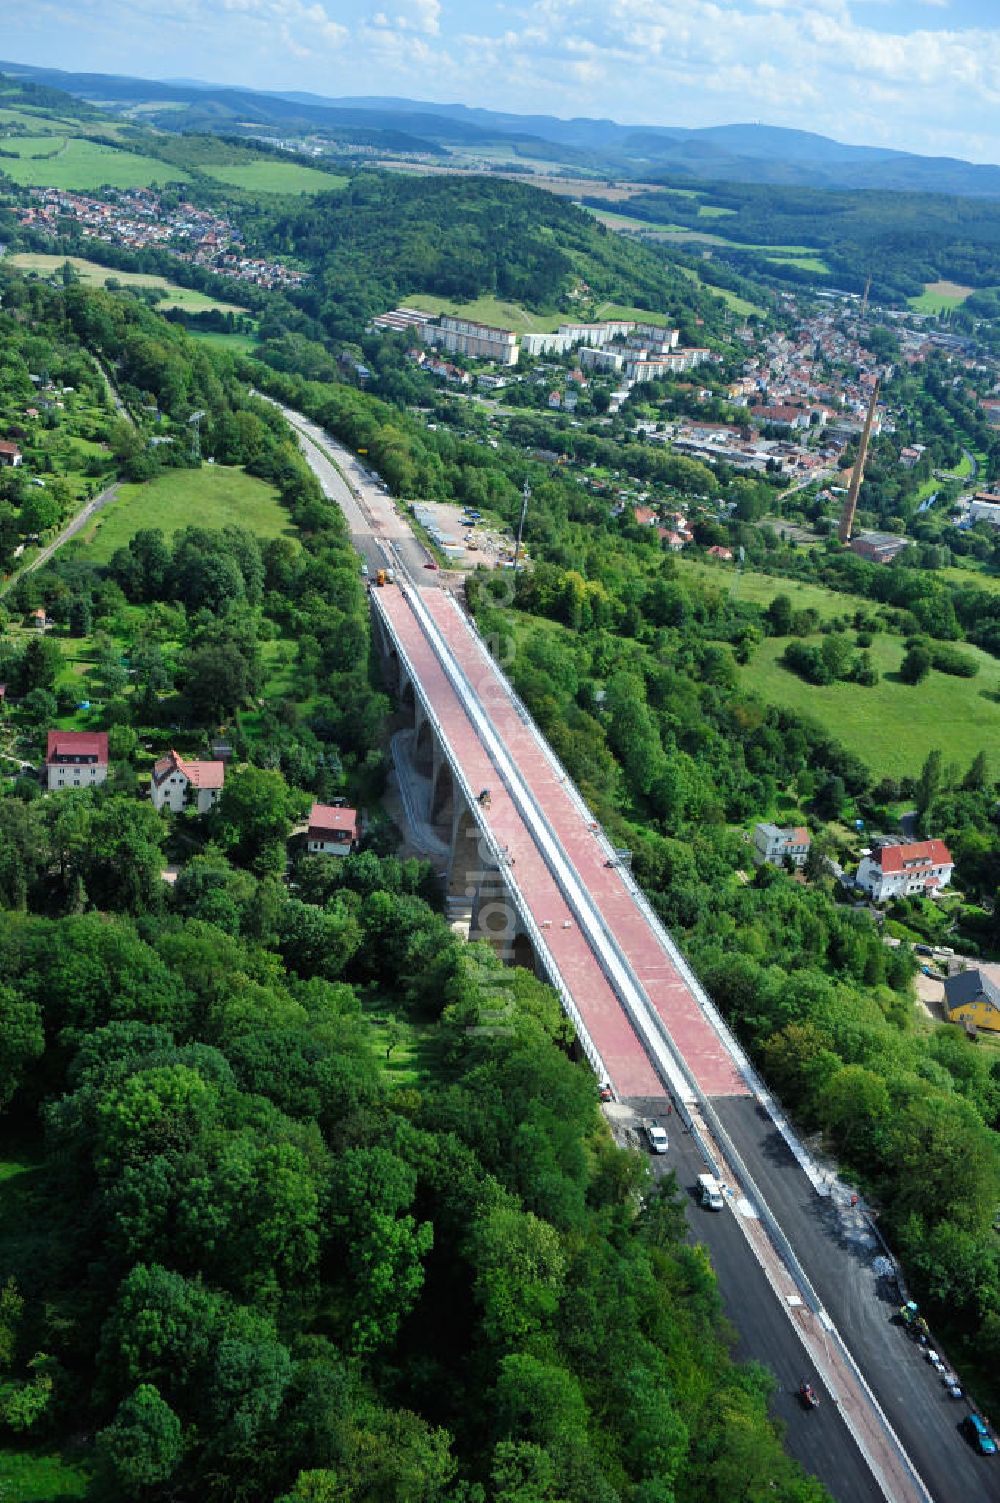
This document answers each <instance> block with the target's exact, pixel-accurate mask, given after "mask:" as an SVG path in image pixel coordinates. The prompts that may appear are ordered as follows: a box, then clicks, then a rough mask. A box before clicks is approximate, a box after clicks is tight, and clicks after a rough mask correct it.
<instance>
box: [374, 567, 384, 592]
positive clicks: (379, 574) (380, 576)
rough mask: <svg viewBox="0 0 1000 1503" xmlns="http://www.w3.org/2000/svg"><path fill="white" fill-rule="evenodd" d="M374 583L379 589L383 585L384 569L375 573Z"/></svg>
mask: <svg viewBox="0 0 1000 1503" xmlns="http://www.w3.org/2000/svg"><path fill="white" fill-rule="evenodd" d="M375 583H376V584H377V585H378V587H379V589H381V588H382V586H383V585H384V584H385V570H384V569H379V570H378V571H377V572H376V575H375Z"/></svg>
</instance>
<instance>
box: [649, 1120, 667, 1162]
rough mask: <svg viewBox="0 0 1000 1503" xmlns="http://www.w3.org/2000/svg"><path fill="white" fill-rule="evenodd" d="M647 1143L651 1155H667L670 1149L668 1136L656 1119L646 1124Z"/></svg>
mask: <svg viewBox="0 0 1000 1503" xmlns="http://www.w3.org/2000/svg"><path fill="white" fill-rule="evenodd" d="M646 1142H647V1143H648V1144H649V1149H650V1152H651V1153H666V1151H667V1149H668V1148H669V1146H670V1145H669V1143H668V1141H667V1135H666V1133H665V1132H664V1131H663V1128H662V1127H661V1126H660V1124H659V1122H657V1120H656V1118H655V1117H654V1118H653V1120H652V1121H651V1122H647V1123H646Z"/></svg>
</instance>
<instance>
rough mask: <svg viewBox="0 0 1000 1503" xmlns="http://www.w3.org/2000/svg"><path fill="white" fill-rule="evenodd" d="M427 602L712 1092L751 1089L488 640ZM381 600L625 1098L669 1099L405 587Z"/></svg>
mask: <svg viewBox="0 0 1000 1503" xmlns="http://www.w3.org/2000/svg"><path fill="white" fill-rule="evenodd" d="M419 594H420V599H421V602H422V603H423V605H424V607H425V608H426V610H427V612H428V613H429V615H430V616H431V617H432V618H433V620H434V622H435V625H436V626H437V627H438V630H439V631H440V632H441V635H442V636H443V638H444V639H445V641H446V643H447V645H448V648H449V649H450V651H451V653H452V655H453V657H454V659H455V661H456V662H457V663H458V664H459V666H460V668H461V669H462V671H463V672H464V674H465V677H466V679H467V681H468V682H469V683H470V684H471V686H472V688H473V690H474V691H475V693H476V695H477V696H478V698H479V700H480V703H481V704H482V706H483V709H484V710H485V711H486V713H487V715H488V717H489V720H490V722H491V724H492V727H493V730H494V731H495V732H496V734H497V735H498V736H499V738H500V739H501V740H502V741H503V743H504V745H505V747H506V750H507V752H508V754H509V756H510V758H511V760H512V761H513V762H514V764H515V765H516V767H517V769H518V772H519V773H520V775H521V777H522V778H523V780H524V782H525V783H526V784H527V785H528V787H529V789H530V791H531V793H532V794H533V796H534V798H535V800H536V802H537V804H538V806H539V807H540V808H541V809H542V811H543V813H544V815H545V817H546V819H547V820H548V822H549V826H550V828H551V829H552V830H553V831H554V832H555V835H556V837H557V838H558V840H559V843H560V844H561V846H562V849H563V851H564V853H565V855H566V856H567V857H568V859H569V860H570V862H571V863H572V865H573V866H574V867H575V869H576V873H577V877H578V878H579V880H580V881H581V883H582V884H583V886H585V887H586V888H587V890H588V892H589V893H590V895H591V898H592V899H593V901H594V903H595V905H596V907H597V908H598V910H599V912H600V914H601V916H602V918H603V920H604V922H605V924H606V925H607V928H608V929H609V930H610V931H611V933H612V934H613V935H614V937H615V939H616V941H617V943H618V945H619V946H620V948H621V950H622V951H623V952H624V954H625V956H626V957H627V959H628V961H629V964H630V965H631V967H632V970H633V973H634V974H635V976H636V977H637V979H638V981H639V983H640V984H641V986H642V987H643V989H644V991H645V993H646V995H647V996H648V997H649V999H650V1001H651V1002H652V1004H653V1006H654V1007H655V1009H656V1011H657V1013H658V1014H659V1016H660V1018H661V1019H662V1021H663V1023H664V1025H665V1027H666V1029H667V1032H668V1033H669V1035H670V1037H671V1039H672V1041H673V1043H674V1046H675V1048H676V1050H677V1052H678V1053H679V1054H681V1055H682V1056H683V1058H684V1060H685V1062H686V1064H687V1067H688V1070H689V1071H690V1073H691V1075H692V1076H693V1078H694V1080H695V1082H696V1084H697V1085H698V1087H699V1088H700V1090H701V1091H703V1092H704V1094H705V1095H706V1096H745V1095H748V1094H749V1089H748V1087H747V1085H746V1082H745V1081H744V1080H743V1077H742V1076H741V1075H740V1073H739V1071H738V1069H737V1068H736V1065H735V1064H734V1062H733V1060H732V1058H731V1057H730V1055H729V1053H728V1051H727V1049H726V1047H725V1045H724V1043H723V1041H722V1039H721V1038H720V1037H719V1035H718V1033H717V1032H716V1030H715V1029H714V1027H713V1026H712V1024H711V1022H710V1021H709V1019H708V1018H707V1017H706V1016H705V1015H704V1013H703V1012H702V1010H701V1008H700V1006H699V1005H698V1000H697V998H696V997H695V996H694V994H693V992H692V991H691V989H690V987H689V986H688V984H687V982H686V981H685V980H684V979H683V977H682V976H680V975H679V974H678V972H677V969H676V967H675V966H674V964H673V962H672V961H671V958H670V955H669V954H668V952H667V951H666V949H665V948H664V946H663V944H662V943H661V941H660V939H659V937H658V935H657V934H656V932H655V930H654V929H653V928H652V927H651V926H650V924H649V923H648V921H647V919H646V917H645V915H644V914H643V913H642V911H641V909H640V908H639V907H638V905H637V903H636V902H635V899H634V898H633V896H632V894H631V892H630V891H629V889H628V887H627V886H626V885H625V882H624V881H623V879H622V876H621V873H620V872H619V871H618V870H617V869H615V868H613V867H607V866H606V865H605V861H606V859H607V857H606V847H605V845H604V844H603V843H602V841H601V839H600V838H599V835H598V833H597V832H596V831H595V830H594V828H593V827H592V826H591V824H590V823H589V822H588V820H587V819H586V817H585V815H584V813H583V811H582V809H581V807H580V805H579V804H578V803H577V802H576V801H575V799H574V798H573V796H572V793H571V791H570V789H569V788H568V787H567V785H566V783H565V782H564V781H563V779H562V777H561V775H560V773H559V771H558V770H557V768H556V766H555V765H554V764H553V761H552V760H551V759H550V757H549V756H548V755H547V753H546V748H545V744H544V742H543V741H542V738H541V735H540V733H539V731H538V730H537V729H536V728H535V727H534V726H533V725H532V724H530V723H529V724H526V723H525V721H524V719H523V718H522V715H521V714H520V713H519V711H518V708H517V706H516V705H515V703H514V702H513V700H512V699H511V696H510V693H509V691H508V688H507V686H506V685H505V683H504V682H503V680H502V679H501V678H500V676H499V674H498V673H497V670H496V666H495V664H494V663H493V660H492V658H491V657H490V656H489V653H488V652H487V650H486V648H485V646H484V645H483V643H482V642H481V641H480V639H479V638H478V637H477V636H476V634H475V632H474V631H473V629H472V627H471V626H470V624H469V622H468V620H467V618H466V617H465V615H464V614H463V613H462V611H461V609H460V608H459V606H458V605H457V604H456V603H455V601H454V600H453V599H452V597H451V596H450V595H449V594H448V593H447V592H446V591H444V590H437V589H434V590H421V591H420V592H419ZM379 603H380V604H381V606H382V607H383V609H384V611H385V614H386V617H387V618H388V620H389V621H390V623H391V626H392V630H393V632H394V634H395V636H396V638H397V640H398V642H399V645H400V646H401V648H402V649H403V652H404V653H405V655H406V657H407V658H408V659H409V661H410V664H411V666H412V668H413V671H414V673H415V674H416V676H417V678H418V679H419V681H420V685H421V687H422V689H423V692H424V694H425V696H426V698H427V700H428V703H429V704H430V705H431V707H432V709H433V711H434V714H435V715H436V717H437V719H438V720H439V722H440V724H441V726H442V728H443V730H444V734H445V737H446V738H447V741H448V744H449V746H450V748H451V752H452V754H453V756H454V758H455V759H456V761H457V763H458V764H459V766H460V768H461V771H462V774H463V776H464V777H465V779H466V782H467V783H468V785H469V786H470V787H471V788H473V789H476V790H478V789H480V788H489V790H490V795H491V799H490V808H489V809H488V810H482V809H481V810H479V811H478V813H479V817H480V818H483V819H485V820H486V821H487V822H488V824H489V827H490V829H491V831H492V833H493V834H494V836H495V838H496V840H497V842H498V844H499V845H500V846H501V848H506V851H507V854H508V856H509V857H510V859H511V861H512V869H511V871H510V872H509V879H510V880H511V881H512V882H513V883H515V884H516V886H517V887H518V889H519V890H520V892H521V894H522V895H523V897H524V899H525V900H526V902H527V904H528V907H529V908H530V910H531V914H532V916H533V918H534V920H535V923H536V924H537V925H538V927H539V929H541V930H542V933H543V937H544V939H545V943H546V944H547V946H548V948H549V950H550V952H551V955H552V958H553V960H554V962H555V964H556V966H557V968H558V970H559V973H560V975H561V977H562V979H563V981H564V983H565V984H566V986H567V988H568V989H569V991H570V993H571V995H572V997H573V1000H574V1002H575V1003H576V1006H577V1007H578V1009H579V1011H580V1015H581V1017H582V1018H583V1021H584V1023H585V1025H586V1028H587V1031H588V1032H589V1034H590V1037H591V1038H592V1039H593V1042H594V1045H595V1047H596V1048H597V1050H598V1051H599V1053H600V1055H601V1058H602V1059H603V1060H604V1064H605V1068H606V1069H607V1072H608V1076H609V1079H610V1081H611V1084H612V1085H613V1086H614V1088H615V1092H616V1094H617V1095H618V1096H620V1097H625V1098H628V1097H650V1096H653V1097H655V1096H661V1095H663V1093H664V1085H663V1082H662V1081H661V1080H660V1078H659V1076H658V1075H657V1073H656V1071H655V1069H654V1068H653V1065H652V1064H651V1063H650V1061H649V1058H648V1056H647V1054H646V1051H645V1048H644V1047H643V1044H642V1041H641V1040H640V1038H639V1037H638V1035H637V1034H636V1032H635V1030H634V1029H633V1027H632V1024H631V1021H630V1020H629V1018H628V1015H627V1013H626V1012H625V1010H624V1008H623V1006H622V1003H621V1002H620V1001H619V999H618V997H617V995H616V993H615V991H614V989H613V987H612V986H611V984H610V982H609V981H608V979H607V977H606V976H605V974H604V971H603V970H602V968H601V965H600V963H599V961H598V959H597V957H596V956H595V955H594V953H593V951H592V950H591V947H590V944H589V942H588V940H587V938H586V936H585V934H583V933H582V932H581V930H580V929H579V928H578V927H577V925H576V922H575V920H574V918H573V915H572V914H571V912H570V909H569V907H568V905H567V902H566V899H565V898H564V897H563V894H562V891H561V889H560V888H559V885H558V883H557V881H556V879H555V877H554V876H553V874H552V872H551V871H550V870H549V867H548V865H547V863H546V861H545V858H544V856H543V855H542V853H541V851H540V850H539V848H538V846H537V845H536V843H535V839H534V837H533V835H532V833H531V831H530V829H529V828H528V827H527V825H526V824H525V822H524V820H523V818H522V816H521V814H520V812H519V811H518V809H517V806H516V805H515V803H514V800H513V799H512V797H511V795H510V793H509V791H508V789H507V788H506V786H505V785H504V783H503V780H502V778H501V776H500V773H499V772H498V770H497V768H496V767H495V766H494V764H493V762H492V760H491V758H490V756H489V753H488V752H487V750H486V748H485V746H484V745H483V743H482V741H481V740H480V737H479V733H478V731H477V729H476V727H475V724H474V723H473V721H472V720H471V719H470V718H469V715H468V713H467V711H466V710H465V707H464V706H463V704H462V702H461V700H460V698H459V696H458V694H457V693H456V691H455V689H454V687H453V686H452V683H451V681H450V679H449V678H448V676H447V674H446V672H445V670H444V667H443V665H442V664H441V662H440V660H439V658H438V654H437V651H436V650H435V648H434V646H433V644H432V643H431V642H430V641H429V640H428V638H427V636H426V634H425V632H424V630H423V627H422V626H421V624H420V622H419V621H418V619H417V617H416V616H415V615H414V613H413V611H412V609H411V608H410V606H409V605H408V604H407V602H406V599H405V597H404V595H403V593H402V591H401V590H399V589H396V588H393V587H387V588H385V589H383V590H380V591H379Z"/></svg>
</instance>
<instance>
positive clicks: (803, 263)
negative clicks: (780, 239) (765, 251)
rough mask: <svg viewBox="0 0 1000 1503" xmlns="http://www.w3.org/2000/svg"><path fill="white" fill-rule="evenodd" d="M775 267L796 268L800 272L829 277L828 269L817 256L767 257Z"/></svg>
mask: <svg viewBox="0 0 1000 1503" xmlns="http://www.w3.org/2000/svg"><path fill="white" fill-rule="evenodd" d="M765 259H766V260H768V261H771V262H772V263H773V264H774V265H775V266H797V267H799V269H800V270H801V271H816V272H820V273H821V274H822V275H823V276H827V275H829V271H830V268H829V266H827V264H826V262H825V261H823V260H821V258H820V257H819V256H767V257H765Z"/></svg>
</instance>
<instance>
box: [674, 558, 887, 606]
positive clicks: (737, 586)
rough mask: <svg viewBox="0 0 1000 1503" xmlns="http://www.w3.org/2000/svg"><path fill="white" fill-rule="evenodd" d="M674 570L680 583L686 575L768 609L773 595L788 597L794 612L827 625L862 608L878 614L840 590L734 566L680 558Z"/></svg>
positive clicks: (866, 601)
mask: <svg viewBox="0 0 1000 1503" xmlns="http://www.w3.org/2000/svg"><path fill="white" fill-rule="evenodd" d="M676 562H677V567H678V569H679V571H680V577H681V579H683V578H684V576H685V574H693V575H696V576H697V577H698V578H699V579H702V580H704V581H707V582H708V583H710V584H714V585H715V586H716V587H717V588H718V589H719V590H722V591H724V592H725V593H728V592H729V591H732V596H733V599H734V600H747V601H749V602H750V603H751V604H753V605H765V606H766V605H770V604H771V601H772V600H773V599H774V597H775V595H787V596H788V598H789V600H790V601H791V602H792V609H793V610H795V611H804V610H809V609H810V608H811V609H813V610H816V611H818V612H819V614H820V618H821V619H822V620H824V621H829V620H830V619H831V618H832V617H834V616H851V615H853V614H854V612H855V611H856V610H857V609H858V608H859V607H861V608H862V609H864V610H866V611H877V609H878V607H877V605H875V604H874V603H873V602H872V601H870V600H863V599H862V598H861V596H860V595H846V594H842V593H841V592H840V591H839V590H828V589H827V588H826V586H825V585H818V584H809V583H807V582H804V581H802V580H797V579H779V578H774V577H772V576H771V575H770V574H761V573H758V572H756V571H755V570H753V569H741V570H739V571H738V572H737V570H736V569H734V568H733V566H732V565H731V564H730V565H727V566H726V567H723V566H721V565H720V564H703V563H701V562H699V561H698V560H697V559H689V558H679V559H677V561H676Z"/></svg>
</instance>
